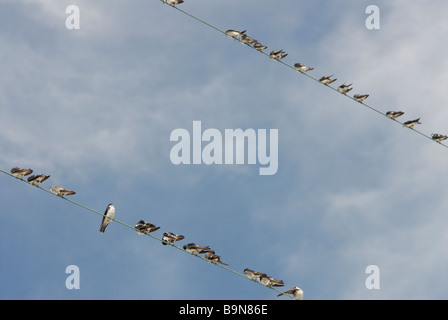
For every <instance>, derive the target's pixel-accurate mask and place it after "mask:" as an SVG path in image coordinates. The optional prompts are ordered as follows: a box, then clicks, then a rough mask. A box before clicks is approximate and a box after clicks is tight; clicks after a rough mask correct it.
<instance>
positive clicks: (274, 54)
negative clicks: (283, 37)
mask: <svg viewBox="0 0 448 320" xmlns="http://www.w3.org/2000/svg"><path fill="white" fill-rule="evenodd" d="M287 55H288V54H287V53H286V52H284V51H283V49H282V50H278V51H275V50H273V51H271V52H270V53H269V57H270V58H271V59H272V60H280V59H283V58H284V57H286V56H287Z"/></svg>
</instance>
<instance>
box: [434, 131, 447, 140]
mask: <svg viewBox="0 0 448 320" xmlns="http://www.w3.org/2000/svg"><path fill="white" fill-rule="evenodd" d="M431 138H432V140H434V141H437V142H442V141H443V140H446V139H448V136H444V135H442V134H438V133H431Z"/></svg>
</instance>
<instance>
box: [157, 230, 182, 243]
mask: <svg viewBox="0 0 448 320" xmlns="http://www.w3.org/2000/svg"><path fill="white" fill-rule="evenodd" d="M183 238H184V236H182V235H179V234H174V233H172V232H165V233H164V234H163V236H162V240H163V241H162V244H163V245H164V246H166V245H167V244H173V243H174V242H176V241H180V240H182V239H183Z"/></svg>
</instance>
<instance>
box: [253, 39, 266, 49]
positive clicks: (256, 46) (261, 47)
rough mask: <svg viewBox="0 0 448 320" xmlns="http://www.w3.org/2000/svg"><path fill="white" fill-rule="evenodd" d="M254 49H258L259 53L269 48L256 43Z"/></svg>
mask: <svg viewBox="0 0 448 320" xmlns="http://www.w3.org/2000/svg"><path fill="white" fill-rule="evenodd" d="M254 48H255V49H257V50H258V51H263V50H265V49H267V48H268V47H267V46H264V45H262V44H261V43H260V42H258V41H257V42H255V43H254Z"/></svg>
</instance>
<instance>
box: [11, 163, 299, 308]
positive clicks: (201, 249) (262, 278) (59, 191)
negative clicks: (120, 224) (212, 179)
mask: <svg viewBox="0 0 448 320" xmlns="http://www.w3.org/2000/svg"><path fill="white" fill-rule="evenodd" d="M32 173H33V170H32V169H22V168H19V167H14V168H12V169H11V175H12V176H14V177H16V178H18V179H21V180H23V181H25V180H24V179H23V178H24V177H26V176H29V175H30V174H32ZM48 178H50V176H49V175H44V174H34V175H31V176H29V177H28V178H27V181H28V183H29V184H31V185H33V186H36V187H37V186H39V185H40V184H41V183H42V182H44V181H46V180H47V179H48ZM50 192H51V193H53V194H55V195H57V196H59V197H65V196H69V195H74V194H76V192H75V191H73V190H69V189H66V188H64V187H60V186H51V187H50ZM114 218H115V207H114V205H113V204H112V203H110V204H109V205H108V206H107V208H106V210H105V212H104V214H103V218H102V220H101V225H100V232H103V233H104V232H105V231H106V228H107V226H108V225H109V223H111V222H112V221H113V219H114ZM134 229H135V231H136V232H137V233H138V234H141V235H143V234H149V233H151V232H154V231H157V230H159V229H160V227H158V226H155V225H154V224H152V223H149V222H146V221H144V220H140V221H138V222H137V224H136V225H135V227H134ZM184 238H185V237H184V236H183V235H179V234H174V233H172V232H165V233H163V235H162V244H163V245H167V244H170V245H173V244H174V243H175V242H177V241H180V240H183V239H184ZM183 249H184V250H185V251H186V252H188V253H190V254H193V255H198V254H204V258H205V260H207V261H209V262H211V263H214V264H217V263H220V264H222V265H226V266H227V265H228V264H227V263H225V262H223V261H221V257H220V256H219V255H217V254H216V253H215V250H212V249H210V247H209V246H199V245H197V244H195V243H188V244H185V245H184V246H183ZM244 274H245V275H246V277H247V278H248V279H250V280H254V281H258V282H260V283H261V284H263V285H264V286H266V287H269V288H270V287H283V286H284V285H285V284H284V282H283V281H282V280H277V279H275V278H274V277H271V276H269V275H267V274H266V273H262V272H257V271H254V270H251V269H249V268H246V269H244ZM284 294H287V295H292V296H293V298H294V299H295V300H303V291H302V289H300V288H299V287H298V286H294V287H293V288H292V289H291V290H288V291H285V292H283V293H280V294H278V295H277V296H281V295H284Z"/></svg>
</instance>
